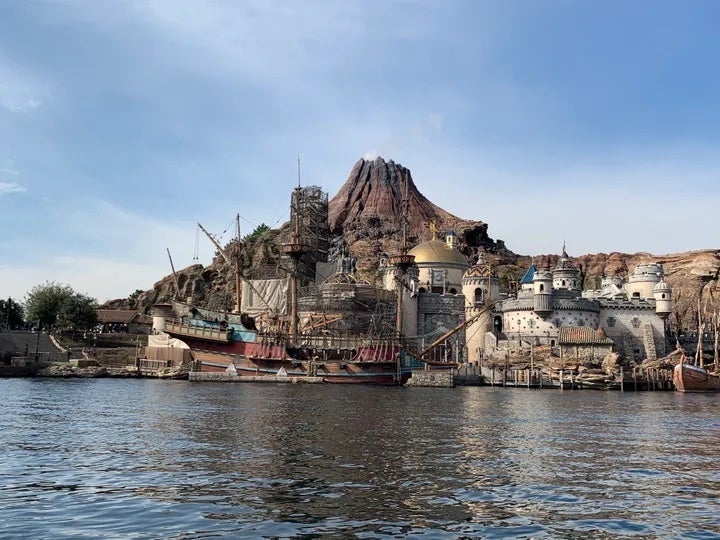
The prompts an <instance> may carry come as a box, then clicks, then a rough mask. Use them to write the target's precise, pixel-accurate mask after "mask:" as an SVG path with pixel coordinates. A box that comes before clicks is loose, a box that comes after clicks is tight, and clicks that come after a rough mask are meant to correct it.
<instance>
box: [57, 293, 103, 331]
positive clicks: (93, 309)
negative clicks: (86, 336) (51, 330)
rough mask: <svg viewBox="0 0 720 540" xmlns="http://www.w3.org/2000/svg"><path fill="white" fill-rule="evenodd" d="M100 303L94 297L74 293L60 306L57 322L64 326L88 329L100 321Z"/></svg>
mask: <svg viewBox="0 0 720 540" xmlns="http://www.w3.org/2000/svg"><path fill="white" fill-rule="evenodd" d="M97 310H98V303H97V301H96V300H95V299H94V298H90V297H89V296H85V295H84V294H80V293H73V294H72V296H69V297H68V298H66V299H65V301H64V302H63V303H62V305H61V306H60V311H59V312H58V316H57V324H58V326H61V327H63V328H77V329H80V330H86V329H88V328H92V327H93V326H95V325H96V324H97V322H98V313H97Z"/></svg>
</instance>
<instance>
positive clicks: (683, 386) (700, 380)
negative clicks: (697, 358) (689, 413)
mask: <svg viewBox="0 0 720 540" xmlns="http://www.w3.org/2000/svg"><path fill="white" fill-rule="evenodd" d="M673 384H674V385H675V389H676V390H678V391H680V392H720V375H719V374H716V373H710V372H709V371H707V370H706V369H703V368H701V367H699V366H694V365H692V364H687V363H686V362H685V356H684V355H683V357H682V358H681V360H680V363H679V364H678V365H676V366H675V369H674V371H673Z"/></svg>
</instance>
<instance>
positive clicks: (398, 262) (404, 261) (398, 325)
mask: <svg viewBox="0 0 720 540" xmlns="http://www.w3.org/2000/svg"><path fill="white" fill-rule="evenodd" d="M409 202H410V196H409V188H408V179H407V177H406V178H405V186H404V190H403V196H402V209H401V212H400V221H401V224H402V244H401V245H400V253H399V254H398V255H394V256H392V257H390V261H389V262H390V264H392V265H393V266H395V267H396V268H397V273H396V275H395V280H396V281H397V287H396V290H397V307H396V318H395V335H396V337H397V338H398V340H402V338H403V286H404V281H403V278H404V277H405V273H406V272H407V269H408V268H409V267H410V266H411V265H412V264H413V262H415V255H408V245H407V225H408V217H407V215H408V204H409Z"/></svg>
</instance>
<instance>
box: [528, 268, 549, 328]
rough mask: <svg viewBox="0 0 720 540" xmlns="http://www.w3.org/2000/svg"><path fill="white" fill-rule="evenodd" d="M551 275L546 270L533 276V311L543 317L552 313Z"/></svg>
mask: <svg viewBox="0 0 720 540" xmlns="http://www.w3.org/2000/svg"><path fill="white" fill-rule="evenodd" d="M552 291H553V275H552V272H549V271H547V270H543V271H539V272H535V275H534V276H533V311H535V313H537V314H538V315H539V316H540V317H542V318H545V317H547V316H548V315H550V313H552V310H553V308H552Z"/></svg>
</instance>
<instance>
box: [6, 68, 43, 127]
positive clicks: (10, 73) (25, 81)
mask: <svg viewBox="0 0 720 540" xmlns="http://www.w3.org/2000/svg"><path fill="white" fill-rule="evenodd" d="M43 93H44V91H43V90H41V87H40V85H39V84H38V83H37V82H36V81H35V80H34V79H33V78H32V77H31V76H29V75H27V74H26V73H24V70H22V69H20V68H18V67H17V66H13V65H12V64H11V63H10V62H9V61H7V60H6V59H5V58H4V57H3V55H2V54H0V107H2V108H3V109H5V110H6V111H9V112H11V113H27V112H32V111H34V110H35V109H38V108H40V107H41V106H42V104H43Z"/></svg>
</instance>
